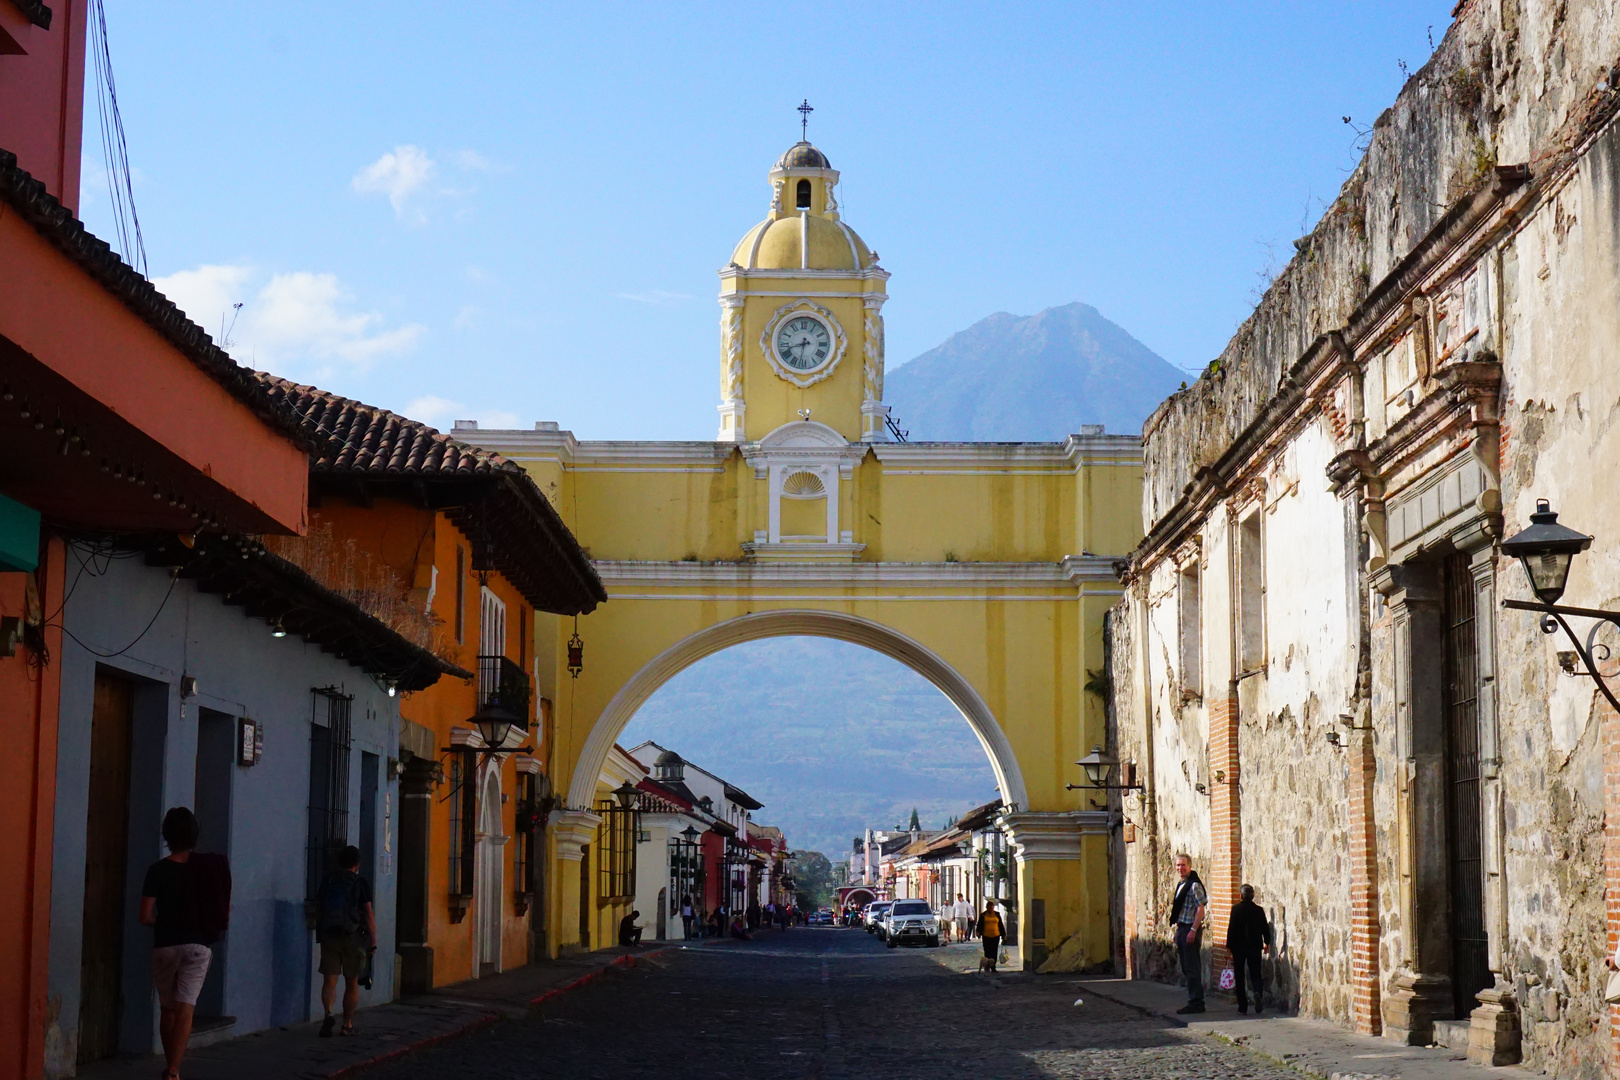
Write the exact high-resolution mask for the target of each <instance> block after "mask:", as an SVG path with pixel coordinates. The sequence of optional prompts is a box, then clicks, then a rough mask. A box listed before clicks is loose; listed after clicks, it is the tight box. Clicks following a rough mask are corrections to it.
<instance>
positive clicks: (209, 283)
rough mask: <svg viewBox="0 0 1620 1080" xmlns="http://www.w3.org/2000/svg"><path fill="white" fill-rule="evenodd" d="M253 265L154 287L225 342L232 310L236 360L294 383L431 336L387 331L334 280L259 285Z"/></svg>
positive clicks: (281, 279)
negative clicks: (225, 328) (236, 306)
mask: <svg viewBox="0 0 1620 1080" xmlns="http://www.w3.org/2000/svg"><path fill="white" fill-rule="evenodd" d="M258 281H259V274H258V272H257V271H256V270H254V268H253V267H251V266H240V265H237V266H230V265H205V266H199V267H197V268H196V269H195V270H182V271H180V272H178V273H174V274H170V275H168V276H167V277H161V278H156V279H154V281H153V284H155V285H156V286H157V287H158V289H159V290H161V291H162V292H163V294H164V295H166V296H167V297H169V299H171V300H173V301H174V302H175V304H176V305H178V306H179V307H180V309H181V310H182V311H184V312H185V313H186V314H187V315H189V316H191V319H192V321H194V322H196V323H199V324H200V325H201V326H202V327H203V329H205V330H207V331H208V332H209V333H210V334H212V335H214V336H215V337H216V339H217V338H218V337H220V336H221V328H222V326H229V325H230V322H231V316H232V312H231V308H232V305H233V304H236V303H241V304H242V305H243V306H242V310H241V313H240V314H239V315H238V316H236V324H235V327H234V329H232V330H231V333H230V338H231V343H230V346H229V348H230V352H231V355H233V356H235V357H236V358H237V359H239V360H241V361H242V362H244V363H247V364H251V365H252V366H254V367H258V368H264V369H267V370H271V371H275V372H277V373H278V374H282V375H286V376H288V377H289V378H298V379H307V380H310V381H313V382H323V381H327V380H330V379H331V378H333V377H334V375H336V374H337V373H338V372H340V371H343V372H349V373H357V372H363V371H366V370H368V369H369V368H371V367H372V366H374V365H375V364H376V362H377V361H378V360H379V359H381V358H382V357H385V356H389V355H392V354H395V353H401V352H405V351H407V350H408V349H410V348H411V347H412V346H414V345H415V344H416V343H417V342H418V341H419V340H420V339H421V337H422V335H423V334H425V333H426V332H427V329H426V327H423V326H421V325H420V324H417V323H410V324H407V325H405V326H395V327H386V326H384V320H383V317H382V315H380V314H378V313H377V312H374V311H357V310H355V308H354V297H353V296H352V295H351V294H350V293H349V292H348V290H346V289H345V288H344V287H343V285H342V284H341V283H340V282H339V281H338V279H337V276H336V275H335V274H315V273H310V272H308V271H297V272H294V273H288V274H275V275H272V276H271V277H270V279H269V280H268V281H266V282H264V283H263V284H262V285H259V284H258Z"/></svg>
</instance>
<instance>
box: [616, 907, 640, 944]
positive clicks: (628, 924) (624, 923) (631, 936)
mask: <svg viewBox="0 0 1620 1080" xmlns="http://www.w3.org/2000/svg"><path fill="white" fill-rule="evenodd" d="M639 918H641V912H639V911H632V912H631V913H630V914H628V915H626V916H625V917H624V918H622V919H620V920H619V944H620V945H624V946H631V945H640V944H641V927H639V926H637V925H636V920H637V919H639Z"/></svg>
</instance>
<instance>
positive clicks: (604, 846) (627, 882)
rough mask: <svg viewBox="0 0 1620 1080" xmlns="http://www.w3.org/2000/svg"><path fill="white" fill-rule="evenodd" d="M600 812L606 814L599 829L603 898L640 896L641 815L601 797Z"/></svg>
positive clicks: (598, 808) (598, 811)
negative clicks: (638, 876) (638, 883)
mask: <svg viewBox="0 0 1620 1080" xmlns="http://www.w3.org/2000/svg"><path fill="white" fill-rule="evenodd" d="M596 812H597V813H598V814H601V815H602V824H601V825H599V826H597V830H596V832H597V852H598V855H597V873H598V879H597V887H598V888H599V889H600V891H601V899H602V900H603V901H604V902H606V901H609V900H626V899H630V898H632V897H634V896H635V895H636V836H637V834H638V833H639V831H640V828H641V822H640V817H641V815H640V814H638V813H637V812H636V811H634V810H626V809H625V808H624V807H622V806H620V805H619V804H618V803H616V802H614V801H613V800H612V799H600V800H598V801H597V803H596Z"/></svg>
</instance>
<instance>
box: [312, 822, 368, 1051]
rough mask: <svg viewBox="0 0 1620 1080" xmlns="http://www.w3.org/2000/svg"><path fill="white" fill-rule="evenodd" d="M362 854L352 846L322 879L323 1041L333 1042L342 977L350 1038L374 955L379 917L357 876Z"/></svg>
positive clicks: (318, 928)
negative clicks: (362, 983) (364, 975)
mask: <svg viewBox="0 0 1620 1080" xmlns="http://www.w3.org/2000/svg"><path fill="white" fill-rule="evenodd" d="M359 870H360V849H359V848H357V847H355V846H354V845H353V844H350V845H349V846H348V847H346V848H344V849H343V851H342V853H341V854H339V855H338V869H336V870H334V871H332V872H331V873H330V874H327V875H326V879H325V880H324V881H322V882H321V887H320V890H319V892H318V893H317V894H316V897H317V905H316V906H317V911H318V913H319V914H318V916H317V922H316V924H315V940H316V941H318V942H320V945H321V964H320V973H321V980H322V981H321V1007H322V1008H323V1009H325V1010H326V1018H325V1019H324V1020H322V1021H321V1038H323V1039H329V1038H331V1037H332V1028H333V1026H334V1024H335V1023H336V1021H335V1019H334V1018H333V1016H332V1004H333V1002H334V1001H336V1000H337V984H338V976H339V975H342V976H343V1030H342V1034H344V1035H353V1034H354V1010H355V1009H356V1008H357V1007H358V1006H359V1004H360V976H361V973H363V972H364V971H365V970H366V964H367V961H368V960H369V959H370V957H371V954H372V953H374V952H376V951H377V917H376V915H375V914H374V913H373V912H372V909H371V886H370V885H369V884H368V883H367V882H366V879H365V878H363V877H361V876H360V873H359Z"/></svg>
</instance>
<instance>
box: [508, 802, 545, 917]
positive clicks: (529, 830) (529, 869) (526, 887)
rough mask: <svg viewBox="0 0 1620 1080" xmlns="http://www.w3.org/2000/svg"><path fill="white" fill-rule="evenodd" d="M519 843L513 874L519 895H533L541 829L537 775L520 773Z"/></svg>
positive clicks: (518, 806) (515, 846)
mask: <svg viewBox="0 0 1620 1080" xmlns="http://www.w3.org/2000/svg"><path fill="white" fill-rule="evenodd" d="M517 797H518V804H517V843H516V844H515V845H513V846H514V848H515V850H514V851H513V853H512V860H513V866H512V876H513V877H514V878H515V879H516V880H517V893H518V895H519V896H533V895H534V892H535V888H534V852H535V834H536V833H537V832H538V831H539V828H540V826H539V821H538V816H539V813H540V811H539V808H538V806H537V805H536V800H535V775H534V774H533V773H519V774H518V789H517Z"/></svg>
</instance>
